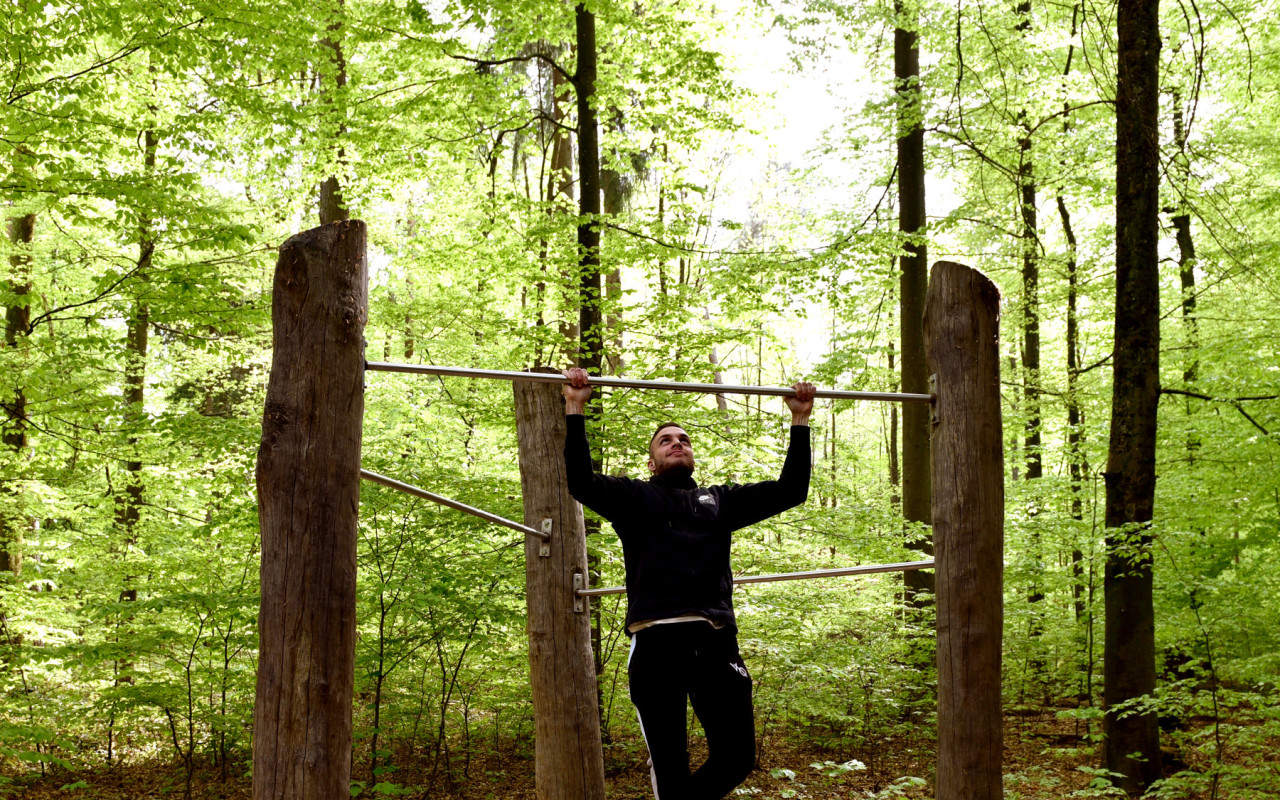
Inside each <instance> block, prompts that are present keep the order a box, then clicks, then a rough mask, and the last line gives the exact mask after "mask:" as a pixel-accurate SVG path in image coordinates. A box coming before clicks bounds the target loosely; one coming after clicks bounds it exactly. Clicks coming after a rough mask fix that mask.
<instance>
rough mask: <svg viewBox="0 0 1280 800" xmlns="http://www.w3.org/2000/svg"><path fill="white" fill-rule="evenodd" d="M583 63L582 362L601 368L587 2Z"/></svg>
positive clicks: (580, 26) (591, 25)
mask: <svg viewBox="0 0 1280 800" xmlns="http://www.w3.org/2000/svg"><path fill="white" fill-rule="evenodd" d="M574 20H575V26H576V30H577V51H578V69H577V71H576V72H575V73H574V76H573V84H574V88H575V89H576V90H577V97H578V267H579V269H580V270H581V284H580V289H579V295H578V298H579V299H578V313H579V318H578V341H579V348H578V366H580V367H582V368H583V369H585V370H587V372H590V373H592V374H596V375H598V374H600V364H601V362H602V361H603V358H602V355H603V353H602V351H603V348H604V338H603V337H604V326H603V325H602V324H601V315H600V299H601V294H600V288H601V287H600V135H599V127H598V125H597V121H596V109H595V102H596V17H595V14H593V13H591V11H589V10H588V9H587V7H586V5H582V4H580V5H578V7H577V8H576V10H575V11H574Z"/></svg>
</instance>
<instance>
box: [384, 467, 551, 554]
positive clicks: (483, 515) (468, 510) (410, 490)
mask: <svg viewBox="0 0 1280 800" xmlns="http://www.w3.org/2000/svg"><path fill="white" fill-rule="evenodd" d="M360 477H362V478H364V479H365V480H367V481H373V482H374V483H380V484H382V485H383V486H386V487H387V488H388V489H395V490H397V491H400V492H404V493H405V494H411V495H413V496H414V497H421V498H422V499H423V500H430V501H431V502H433V503H439V504H440V505H442V506H448V507H449V508H452V509H454V510H457V511H461V512H462V513H464V514H470V515H471V516H473V517H479V518H480V519H484V520H488V521H489V522H492V523H495V524H497V525H505V526H506V527H508V528H510V529H512V530H514V531H520V532H521V533H525V534H528V535H529V536H537V537H538V538H539V539H541V540H542V541H544V542H546V541H550V540H551V534H549V533H546V532H544V531H540V530H538V529H537V528H530V527H529V526H528V525H522V524H521V523H519V522H514V521H512V520H509V519H507V518H506V517H500V516H498V515H497V514H490V513H489V512H488V511H482V510H480V509H478V508H476V507H475V506H469V505H467V504H466V503H459V502H458V501H457V500H450V499H449V498H447V497H442V496H440V495H438V494H436V493H435V492H428V491H427V490H426V489H419V488H418V487H417V486H413V485H411V484H408V483H401V482H400V481H398V480H396V479H394V478H388V477H387V476H386V475H379V474H378V473H376V472H370V471H369V470H367V469H362V470H360Z"/></svg>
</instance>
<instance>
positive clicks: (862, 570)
mask: <svg viewBox="0 0 1280 800" xmlns="http://www.w3.org/2000/svg"><path fill="white" fill-rule="evenodd" d="M913 569H933V562H932V561H904V562H902V563H899V564H868V565H866V566H862V567H839V568H837V569H814V570H809V571H808V572H783V573H780V574H778V575H744V576H742V577H741V578H734V579H733V585H734V586H737V585H739V584H743V583H774V582H775V581H804V580H809V579H811V578H839V577H842V576H845V575H873V574H875V573H877V572H907V571H910V570H913ZM626 591H627V590H626V588H625V587H623V586H608V587H605V588H602V589H577V590H575V591H574V594H576V595H577V596H579V597H599V596H601V595H606V594H624V593H626Z"/></svg>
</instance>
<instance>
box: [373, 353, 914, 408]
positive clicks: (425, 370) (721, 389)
mask: <svg viewBox="0 0 1280 800" xmlns="http://www.w3.org/2000/svg"><path fill="white" fill-rule="evenodd" d="M364 368H365V369H367V370H372V371H373V372H408V373H412V374H415V375H441V376H445V377H453V378H489V379H492V380H501V381H532V382H534V383H564V382H566V381H567V380H568V378H566V377H565V376H563V375H561V374H560V373H558V372H513V371H508V370H500V369H469V368H466V367H437V366H433V365H431V364H396V363H392V362H388V361H369V362H366V363H365V365H364ZM591 385H592V386H612V387H616V388H620V389H663V390H665V391H669V392H701V393H703V394H758V395H772V396H776V397H790V396H792V395H794V394H795V393H796V390H795V389H792V388H790V387H784V386H734V385H731V384H724V383H676V382H675V381H638V380H632V379H630V378H607V377H596V376H595V375H592V376H591ZM814 397H825V398H829V399H833V400H887V401H891V402H901V403H928V402H929V401H930V400H931V399H932V396H931V395H927V394H910V393H903V392H854V391H846V390H844V389H819V390H818V391H817V392H815V393H814Z"/></svg>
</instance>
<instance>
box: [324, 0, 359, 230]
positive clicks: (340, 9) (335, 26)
mask: <svg viewBox="0 0 1280 800" xmlns="http://www.w3.org/2000/svg"><path fill="white" fill-rule="evenodd" d="M345 14H346V8H345V5H344V3H343V0H338V2H337V4H336V5H335V8H334V21H333V22H332V23H331V24H330V25H329V35H328V36H326V37H325V38H324V39H323V40H321V44H322V45H323V46H324V47H325V48H327V49H328V50H329V61H330V63H331V65H332V67H333V89H332V90H330V91H329V96H328V97H327V98H326V101H325V102H326V105H328V106H329V107H330V108H331V109H332V112H333V113H334V115H335V116H336V117H337V118H338V120H339V122H338V129H337V147H338V166H339V168H341V167H342V166H344V165H345V163H346V151H345V150H343V147H342V139H343V137H344V136H345V135H346V132H347V124H346V122H345V121H343V115H344V114H345V109H346V98H345V97H342V96H341V95H342V94H343V92H344V90H345V89H346V87H347V59H346V56H345V55H344V54H343V52H342V39H341V36H342V21H343V17H344V15H345ZM318 211H319V213H320V224H321V225H328V224H330V223H332V222H343V221H345V220H348V219H350V218H351V213H350V211H348V209H347V204H346V201H344V200H343V199H342V186H341V185H340V184H339V182H338V176H337V175H330V176H329V177H327V178H325V179H324V180H323V181H321V182H320V200H319V209H318Z"/></svg>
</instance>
